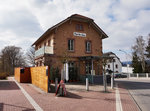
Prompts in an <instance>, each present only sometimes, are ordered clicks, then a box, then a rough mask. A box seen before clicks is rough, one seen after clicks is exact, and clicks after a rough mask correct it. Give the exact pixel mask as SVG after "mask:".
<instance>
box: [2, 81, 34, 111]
mask: <svg viewBox="0 0 150 111" xmlns="http://www.w3.org/2000/svg"><path fill="white" fill-rule="evenodd" d="M0 111H34V108H33V107H32V105H31V104H30V103H29V102H28V100H27V99H26V98H25V96H24V95H23V93H22V92H21V91H20V89H19V87H18V86H17V85H16V83H15V82H14V81H10V80H0Z"/></svg>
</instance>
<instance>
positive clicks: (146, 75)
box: [129, 73, 150, 78]
mask: <svg viewBox="0 0 150 111" xmlns="http://www.w3.org/2000/svg"><path fill="white" fill-rule="evenodd" d="M129 78H150V73H132V74H129Z"/></svg>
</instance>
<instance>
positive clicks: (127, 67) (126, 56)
mask: <svg viewBox="0 0 150 111" xmlns="http://www.w3.org/2000/svg"><path fill="white" fill-rule="evenodd" d="M119 51H121V52H123V53H125V55H126V61H128V58H127V56H128V54H127V52H126V51H124V50H121V49H119ZM128 67H129V64H128V63H127V73H129V72H128Z"/></svg>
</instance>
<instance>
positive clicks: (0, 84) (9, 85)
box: [0, 81, 20, 90]
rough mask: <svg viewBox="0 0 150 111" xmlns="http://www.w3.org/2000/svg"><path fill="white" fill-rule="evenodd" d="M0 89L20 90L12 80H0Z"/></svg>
mask: <svg viewBox="0 0 150 111" xmlns="http://www.w3.org/2000/svg"><path fill="white" fill-rule="evenodd" d="M0 90H20V89H19V87H18V86H17V84H16V83H15V82H14V81H0Z"/></svg>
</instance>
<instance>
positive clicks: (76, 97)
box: [0, 78, 138, 111]
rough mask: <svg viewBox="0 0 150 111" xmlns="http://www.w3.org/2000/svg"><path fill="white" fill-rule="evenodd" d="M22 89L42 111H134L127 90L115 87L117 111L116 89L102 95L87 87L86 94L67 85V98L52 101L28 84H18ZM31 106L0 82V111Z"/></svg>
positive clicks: (14, 87)
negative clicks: (119, 107)
mask: <svg viewBox="0 0 150 111" xmlns="http://www.w3.org/2000/svg"><path fill="white" fill-rule="evenodd" d="M19 84H20V85H21V86H22V87H23V89H24V90H25V91H26V92H27V93H28V94H29V95H30V96H31V97H32V98H33V100H34V101H35V102H36V103H37V104H38V105H39V106H40V107H41V108H42V109H43V110H44V111H71V110H72V111H90V110H91V111H138V107H137V106H136V104H135V103H134V101H133V99H132V98H131V96H130V94H129V92H128V90H126V89H125V88H124V87H123V86H122V85H121V84H118V90H119V91H118V92H119V94H120V96H119V99H120V100H121V101H120V100H119V101H120V104H121V109H122V110H120V109H119V110H118V108H117V107H116V103H117V102H116V98H117V97H116V92H117V91H116V89H114V90H112V89H110V87H108V91H109V92H108V93H104V92H103V86H100V85H90V87H89V89H90V91H86V90H85V85H79V84H67V85H66V88H67V97H56V96H55V94H54V93H45V92H43V91H42V90H41V89H39V88H37V87H35V86H34V85H31V84H25V83H19ZM33 110H34V108H33V106H32V105H31V104H30V103H29V101H28V100H27V98H26V97H25V96H24V95H23V93H22V92H21V90H20V89H19V87H18V86H17V84H16V83H15V82H14V81H13V80H12V79H11V78H10V80H5V81H2V80H0V111H33Z"/></svg>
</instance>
